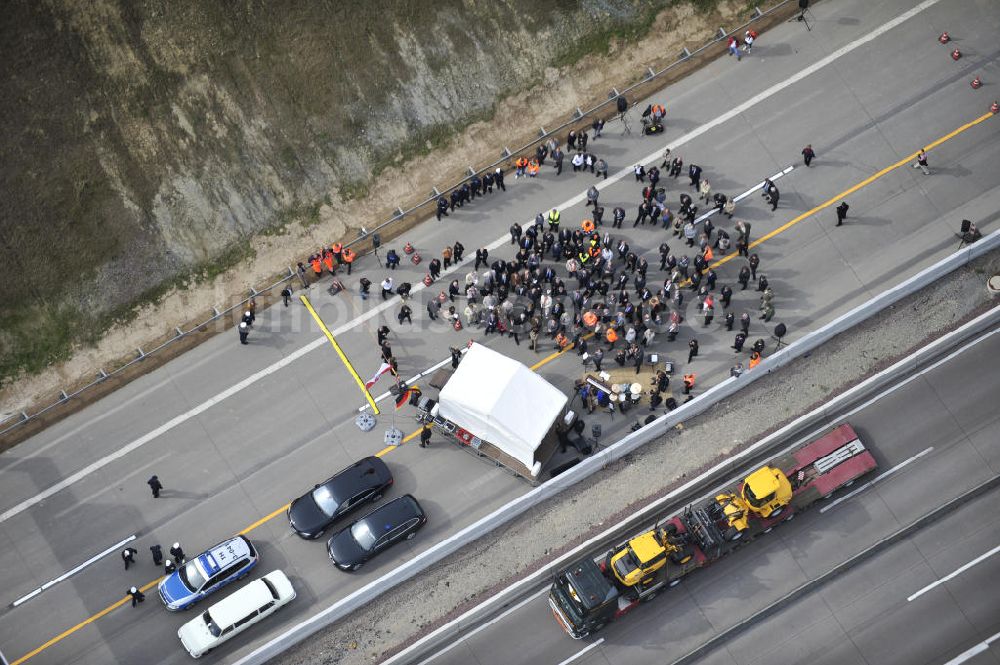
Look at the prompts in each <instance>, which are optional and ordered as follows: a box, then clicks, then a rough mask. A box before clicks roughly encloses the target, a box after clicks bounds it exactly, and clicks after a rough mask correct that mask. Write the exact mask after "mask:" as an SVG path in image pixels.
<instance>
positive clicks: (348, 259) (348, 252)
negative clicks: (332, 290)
mask: <svg viewBox="0 0 1000 665" xmlns="http://www.w3.org/2000/svg"><path fill="white" fill-rule="evenodd" d="M340 258H341V260H342V261H343V262H344V263H345V264H346V265H347V274H348V275H350V274H351V266H353V265H354V259H356V258H358V255H357V254H355V253H354V250H353V249H351V248H350V247H345V248H344V252H343V254H342V255H341V257H340Z"/></svg>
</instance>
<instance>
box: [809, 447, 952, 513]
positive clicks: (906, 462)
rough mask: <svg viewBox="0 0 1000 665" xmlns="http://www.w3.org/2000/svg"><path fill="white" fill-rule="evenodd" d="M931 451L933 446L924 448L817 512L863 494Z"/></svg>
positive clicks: (822, 511)
mask: <svg viewBox="0 0 1000 665" xmlns="http://www.w3.org/2000/svg"><path fill="white" fill-rule="evenodd" d="M933 450H934V446H931V447H929V448H924V449H923V450H921V451H920V452H919V453H917V454H916V455H914V456H913V457H910V458H909V459H905V460H903V461H902V462H900V463H899V464H897V465H896V466H894V467H892V468H891V469H887V470H886V471H884V472H882V473H880V474H879V475H877V476H875V477H874V478H872V479H871V480H869V481H868V482H867V483H865V484H864V485H862V486H861V487H859V488H857V489H856V490H854V491H852V492H850V493H849V494H845V495H844V496H842V497H840V498H838V499H837V500H836V501H833V502H831V503H829V504H827V505H825V506H823V507H822V508H820V509H819V512H821V513H825V512H826V511H828V510H830V509H831V508H833V507H834V506H836V505H838V504H840V503H843V502H844V501H847V500H848V499H850V498H851V497H853V496H855V495H856V494H860V493H861V492H864V491H865V490H866V489H868V488H869V487H871V486H872V485H874V484H875V483H877V482H879V481H880V480H885V479H886V478H888V477H889V476H891V475H893V474H894V473H896V472H897V471H899V470H900V469H903V468H905V467H907V466H909V465H910V464H912V463H913V462H916V461H917V460H918V459H920V458H921V457H923V456H924V455H929V454H930V453H931V452H932V451H933Z"/></svg>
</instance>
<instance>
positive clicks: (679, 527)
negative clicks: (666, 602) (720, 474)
mask: <svg viewBox="0 0 1000 665" xmlns="http://www.w3.org/2000/svg"><path fill="white" fill-rule="evenodd" d="M768 466H770V467H773V468H775V469H779V470H781V471H782V472H783V473H784V474H785V475H786V476H787V477H788V480H789V481H790V482H791V485H792V499H791V502H790V503H789V504H788V505H787V506H785V508H784V509H783V510H781V511H780V512H778V513H775V514H773V515H772V517H770V518H762V517H760V516H759V515H753V516H752V517H751V519H750V523H749V527H748V529H747V530H746V531H745V532H744V535H742V537H740V538H739V539H738V540H732V539H727V538H726V537H725V535H724V534H725V530H724V529H723V528H722V526H721V525H720V518H721V516H720V515H719V514H718V510H716V509H715V506H716V505H717V504H716V501H715V498H714V497H710V498H707V499H704V500H703V501H701V502H699V503H697V504H694V505H691V506H688V507H687V508H685V509H684V512H683V513H681V514H680V515H674V516H672V517H669V518H667V519H666V520H664V521H663V522H661V523H659V524H658V525H657V526H656V527H655V528H660V527H667V528H671V529H672V530H673V533H674V534H675V537H676V538H677V539H678V540H680V541H682V542H683V543H684V545H685V548H686V551H687V552H689V553H690V554H691V557H690V559H689V560H688V561H686V562H685V563H675V562H674V561H673V560H670V561H668V562H667V563H666V565H664V566H663V567H662V568H660V569H659V570H658V571H657V573H656V574H655V576H654V577H653V578H652V579H651V580H649V581H647V582H645V583H643V582H640V583H639V584H636V585H634V586H628V587H626V586H624V585H622V584H621V583H620V582H619V581H618V580H617V579H616V577H615V575H614V572H613V571H612V570H611V569H610V561H611V557H612V556H613V555H614V553H615V552H619V551H621V549H622V548H623V547H624V546H625V544H627V543H628V540H631V539H632V538H635V537H636V536H639V535H641V533H646V531H643V532H641V533H640V534H634V535H633V536H632V537H630V538H629V539H628V540H627V541H626V543H625V544H619V545H617V546H615V547H613V548H611V549H610V550H608V551H606V552H605V553H603V554H601V555H600V556H598V557H596V558H591V557H585V558H584V559H581V560H579V561H577V562H576V563H574V564H572V565H570V566H568V567H567V568H565V569H563V570H562V571H560V572H559V573H558V574H557V575H556V579H555V581H554V582H553V583H552V587H551V589H550V590H549V606H550V607H551V608H552V613H553V614H554V615H555V618H556V621H557V622H558V623H559V624H560V625H561V626H562V627H563V629H564V630H565V631H566V632H567V633H569V635H570V636H571V637H573V638H574V639H580V638H583V637H585V636H587V635H589V634H591V633H594V632H596V631H598V630H600V629H601V628H603V627H604V625H605V624H606V623H608V622H610V621H614V620H616V619H618V618H619V617H621V616H623V615H624V614H627V613H628V612H630V611H631V610H633V609H635V607H637V606H638V605H639V603H642V602H646V601H649V600H652V599H653V598H654V597H655V596H656V595H658V594H659V592H660V591H662V590H664V589H666V588H669V587H672V586H676V585H677V584H679V583H680V581H681V578H683V577H684V576H685V575H687V574H689V573H691V572H694V571H695V570H697V569H699V568H703V567H705V566H707V565H709V564H711V563H713V562H714V561H717V560H718V559H721V558H722V557H724V556H725V555H726V554H729V553H730V552H732V551H733V550H735V549H737V548H738V547H740V546H742V545H743V544H744V543H746V542H749V541H750V540H752V539H753V538H754V537H755V536H757V535H759V534H762V533H768V532H769V531H771V529H773V528H774V527H775V526H776V525H777V524H779V523H781V522H785V521H788V520H790V519H792V518H793V517H794V516H795V515H796V513H799V512H801V511H803V510H805V509H806V508H808V507H809V506H811V505H812V504H813V503H815V502H816V501H818V500H820V499H823V498H826V497H829V496H830V495H831V494H832V493H833V492H834V491H836V490H837V489H839V488H841V487H847V486H850V485H852V484H853V483H854V481H855V480H857V479H858V478H860V477H862V476H864V475H865V474H867V473H870V472H871V471H874V470H875V469H876V468H877V467H878V463H877V462H876V461H875V457H874V456H873V455H872V454H871V452H870V451H869V450H868V449H867V447H866V446H865V445H864V443H863V442H862V441H861V439H860V437H859V436H858V434H857V432H855V431H854V428H853V427H851V426H850V425H848V424H846V423H845V424H843V425H840V426H839V427H837V428H835V429H834V430H832V431H831V432H829V433H827V434H825V435H823V436H822V437H820V438H818V439H816V440H814V441H810V442H809V443H807V444H805V445H804V446H802V447H801V448H797V449H795V450H792V451H790V452H789V453H787V454H784V455H782V456H780V457H778V458H775V459H773V460H771V462H769V463H768ZM743 482H744V481H740V482H738V483H734V484H733V485H730V486H728V487H726V488H725V489H723V490H722V492H729V493H740V492H741V491H742V489H743Z"/></svg>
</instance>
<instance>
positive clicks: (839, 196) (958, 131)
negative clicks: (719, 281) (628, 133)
mask: <svg viewBox="0 0 1000 665" xmlns="http://www.w3.org/2000/svg"><path fill="white" fill-rule="evenodd" d="M992 117H993V114H992V113H984V114H983V115H981V116H979V117H978V118H976V119H975V120H973V121H971V122H967V123H965V124H964V125H962V126H961V127H959V128H958V129H956V130H954V131H952V132H949V133H947V134H945V135H944V136H942V137H941V138H939V139H936V140H934V141H932V142H931V143H928V144H926V145H925V150H926V151H927V152H930V151H931V150H933V149H934V148H936V147H938V146H939V145H941V144H942V143H944V142H946V141H950V140H951V139H953V138H955V137H956V136H958V135H959V134H961V133H962V132H964V131H966V130H968V129H971V128H973V127H975V126H976V125H978V124H979V123H981V122H984V121H985V120H988V119H989V118H992ZM918 154H920V153H919V151H917V152H914V153H913V154H911V155H907V156H906V157H904V158H903V159H901V160H899V161H898V162H896V163H895V164H891V165H889V166H887V167H885V168H884V169H882V170H881V171H879V172H878V173H875V174H874V175H871V176H868V177H867V178H865V179H864V180H862V181H861V182H859V183H858V184H856V185H854V186H852V187H849V188H847V189H845V190H844V191H842V192H841V193H840V194H837V195H836V196H833V197H831V198H829V199H827V200H826V201H824V202H823V203H821V204H819V205H818V206H816V207H815V208H813V209H812V210H807V211H806V212H804V213H802V214H801V215H799V216H798V217H796V218H794V219H792V220H791V221H789V222H786V223H785V224H782V225H781V226H779V227H778V228H776V229H774V230H773V231H771V232H770V233H766V234H764V235H762V236H761V237H760V238H758V239H757V240H754V241H753V242H751V243H750V246H749V247H748V249H750V248H753V247H756V246H758V245H760V244H761V243H763V242H765V241H767V240H770V239H771V238H773V237H774V236H776V235H778V234H779V233H784V232H785V231H787V230H788V229H790V228H792V227H793V226H795V225H796V224H798V223H799V222H801V221H802V220H804V219H806V218H808V217H811V216H813V215H815V214H816V213H817V212H819V211H820V210H823V209H825V208H829V207H830V206H832V205H833V204H834V203H837V202H838V201H842V200H844V199H845V198H847V197H848V196H850V195H851V194H853V193H854V192H856V191H858V190H859V189H861V188H863V187H867V186H868V185H870V184H871V183H873V182H875V181H876V180H878V179H879V178H881V177H882V176H884V175H886V174H888V173H891V172H892V171H895V170H896V169H898V168H899V167H901V166H906V165H908V164H912V163H913V161H914V160H915V159H916V158H917V155H918ZM738 256H739V254H728V255H726V256H724V257H722V258H721V259H719V260H718V261H716V262H715V263H713V264H712V267H713V268H715V267H718V266H721V265H722V264H724V263H726V262H728V261H731V260H733V259H734V258H736V257H738Z"/></svg>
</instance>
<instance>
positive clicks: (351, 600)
mask: <svg viewBox="0 0 1000 665" xmlns="http://www.w3.org/2000/svg"><path fill="white" fill-rule="evenodd" d="M997 247H1000V231H995V232H993V233H992V234H990V235H989V236H987V237H985V238H983V239H982V240H980V241H978V242H976V243H974V244H972V245H968V246H965V247H963V248H961V249H960V250H959V251H957V252H955V253H953V254H951V255H950V256H947V257H945V258H944V259H941V260H940V261H938V262H937V263H935V264H933V265H932V266H929V267H928V268H925V269H924V270H922V271H920V272H919V273H917V274H916V275H914V276H913V277H910V278H909V279H907V280H905V281H904V282H902V283H900V284H899V285H897V286H895V287H893V288H891V289H889V290H887V291H885V292H883V293H882V294H880V295H879V296H878V297H876V298H873V299H872V300H870V301H868V302H866V303H864V304H862V305H859V306H858V307H855V308H854V309H852V310H851V311H849V312H847V313H846V314H844V315H842V316H840V317H838V318H836V319H835V320H833V321H831V322H830V323H828V324H827V325H825V326H823V327H822V328H820V329H819V330H817V331H815V332H812V333H809V334H808V335H806V336H805V337H803V338H801V339H799V340H797V341H796V342H793V343H792V344H790V345H789V346H787V347H785V348H784V349H782V350H781V351H779V352H778V353H776V354H774V355H773V356H770V357H768V358H767V359H765V360H764V361H762V362H761V364H760V365H758V366H757V368H755V369H754V370H753V371H751V372H747V373H744V374H743V375H742V376H740V377H738V378H733V377H730V378H729V379H726V380H725V381H723V382H722V383H720V384H718V385H717V386H714V387H712V388H711V389H709V390H707V391H706V392H704V393H703V394H701V395H699V396H698V398H696V399H694V400H693V401H691V402H688V403H686V404H684V405H682V406H681V407H679V408H678V409H676V410H674V411H672V412H670V413H668V414H666V415H664V416H662V417H660V418H659V419H657V420H656V421H654V422H652V423H650V424H649V425H647V426H646V427H644V428H642V429H641V430H639V431H637V432H633V433H631V434H629V435H628V436H626V437H624V438H623V439H621V440H620V441H618V442H616V443H615V444H614V445H611V446H609V447H606V448H604V449H602V450H601V451H599V452H598V453H596V454H594V455H592V456H591V457H589V458H587V459H586V460H584V461H583V462H581V463H580V464H578V465H577V466H575V467H573V468H572V469H570V470H569V471H567V472H565V473H563V474H560V475H559V476H556V477H555V478H553V479H552V480H549V481H547V482H546V483H544V484H542V485H540V486H539V487H536V488H535V489H533V490H531V491H529V492H528V493H526V494H524V495H523V496H521V497H518V498H516V499H514V500H513V501H511V502H509V503H507V504H505V505H504V506H501V507H500V508H498V509H496V510H494V511H493V512H492V513H490V514H489V515H486V516H485V517H483V518H481V519H479V520H477V521H476V522H474V523H473V524H470V525H469V526H467V527H465V528H464V529H462V530H461V531H459V532H457V533H455V534H454V535H452V536H450V537H449V538H446V539H445V540H442V541H441V542H439V543H437V544H435V545H433V546H432V547H430V548H428V549H427V550H425V551H424V552H422V553H421V554H420V555H419V556H417V557H414V558H413V559H411V560H410V561H407V562H406V563H404V564H403V565H401V566H400V567H398V568H396V569H395V570H393V571H392V572H391V573H388V574H386V575H384V576H382V577H380V578H379V579H377V580H375V581H373V582H371V583H369V584H367V585H365V586H364V587H362V588H361V589H358V590H357V591H355V592H353V593H351V594H350V595H348V596H347V597H346V598H343V599H341V600H339V601H337V602H336V603H334V604H333V605H331V606H330V607H328V608H326V609H324V610H322V611H320V612H318V613H317V614H315V615H313V616H312V617H310V618H309V619H307V620H305V621H303V622H301V623H299V624H296V625H295V626H293V627H292V628H290V629H288V630H287V631H285V632H284V633H282V634H281V635H279V636H277V637H275V638H273V639H272V640H270V641H269V642H267V643H266V644H264V645H263V646H261V647H259V648H258V649H256V650H255V651H253V652H252V653H250V654H248V655H247V656H245V657H243V658H241V659H240V660H238V661H237V665H257V664H258V663H264V662H266V661H267V660H269V659H270V658H273V657H274V656H276V655H278V654H280V653H281V652H283V651H285V650H287V649H289V648H290V647H292V646H294V645H296V644H298V643H299V642H301V641H302V640H304V639H306V638H307V637H309V636H310V635H313V634H314V633H316V632H318V631H319V630H322V629H323V628H325V627H327V626H329V625H330V624H332V623H334V622H335V621H337V620H339V619H341V618H343V617H345V616H347V615H349V614H351V613H352V612H355V611H357V610H358V609H360V608H361V607H362V606H364V605H366V604H367V603H369V602H371V601H372V600H373V599H374V598H375V597H377V596H379V595H381V594H383V593H385V592H387V591H389V590H390V589H392V588H394V587H396V586H398V585H399V584H402V583H403V582H406V581H407V580H410V579H412V578H413V577H415V576H416V575H418V574H419V573H421V572H423V571H424V570H427V569H428V568H430V567H431V566H433V565H434V564H436V563H438V562H439V561H441V560H443V559H444V558H445V557H447V556H449V555H451V554H453V553H454V552H456V551H458V550H459V549H461V548H462V547H465V546H466V545H469V544H470V543H472V542H474V541H476V540H478V539H479V538H482V537H483V536H485V535H487V534H488V533H490V532H491V531H493V530H494V529H497V528H499V527H501V526H503V525H505V524H507V523H508V522H510V521H512V520H513V519H515V518H517V517H519V516H521V515H523V514H524V513H525V512H527V511H528V510H530V509H531V508H533V507H535V506H537V505H538V504H540V503H542V502H544V501H547V500H548V499H550V498H552V497H554V496H556V495H557V494H559V493H560V492H562V491H563V490H564V489H566V488H568V487H571V486H572V485H575V484H576V483H578V482H580V481H582V480H584V479H586V478H588V477H590V476H591V475H593V474H594V473H596V472H597V471H599V470H601V469H602V468H604V467H605V466H606V465H608V464H611V463H613V462H615V461H617V460H619V459H621V458H622V457H624V456H625V455H627V454H629V453H631V452H633V451H634V450H636V449H637V448H639V447H640V446H643V445H645V444H647V443H649V442H650V441H653V440H655V439H657V438H659V437H660V436H662V435H663V434H664V433H666V432H667V430H669V429H670V428H672V427H674V426H675V425H677V424H678V423H681V422H683V421H684V420H687V419H688V418H692V417H694V416H697V415H700V414H701V413H703V412H705V411H706V410H708V409H709V408H711V407H713V406H715V405H716V404H718V403H719V402H720V401H722V400H724V399H726V398H727V397H729V396H731V395H733V394H734V393H736V392H737V391H738V390H741V389H743V388H744V387H746V386H748V385H750V384H751V383H753V382H755V381H757V380H758V379H760V378H761V377H762V376H765V375H767V374H769V373H771V372H772V371H774V370H777V369H779V368H781V367H784V366H785V365H787V364H788V363H790V362H792V361H793V360H795V359H797V358H800V357H802V356H804V355H806V354H809V353H812V352H813V351H814V350H816V349H817V348H819V347H820V346H822V345H823V344H824V343H826V342H827V341H828V340H830V339H831V338H833V337H835V336H836V335H839V334H841V333H843V332H845V331H847V330H849V329H851V328H852V327H854V326H856V325H858V324H859V323H861V322H863V321H866V320H867V319H869V318H870V317H872V316H874V315H876V314H878V313H880V312H882V311H883V310H885V309H886V308H888V307H890V306H892V305H894V304H895V303H897V302H899V301H900V300H902V299H903V298H906V297H907V296H910V295H912V294H914V293H916V292H917V291H919V290H920V289H922V288H924V287H925V286H928V285H929V284H932V283H933V282H935V281H937V280H939V279H941V278H943V277H945V276H946V275H948V274H949V273H951V272H952V271H954V270H956V269H957V268H960V267H962V266H964V265H966V264H968V263H969V262H970V261H972V260H974V259H976V258H978V257H980V256H983V255H984V254H987V253H989V252H990V251H992V250H994V249H996V248H997ZM998 318H1000V307H998V308H994V309H993V310H991V311H990V312H988V313H987V314H984V315H983V316H980V317H978V318H977V319H975V321H974V322H970V324H966V325H965V326H962V327H961V328H959V329H958V330H956V331H954V332H953V333H951V334H949V335H946V336H944V337H942V338H941V339H939V340H938V341H937V342H935V343H934V344H932V345H930V346H929V347H927V348H928V349H930V350H934V349H938V350H939V352H940V349H942V348H944V349H946V348H947V347H946V346H942V345H943V343H944V342H945V341H948V342H949V343H950V344H951V345H954V344H955V343H957V342H956V340H958V341H960V338H961V335H965V336H966V337H968V336H970V335H973V334H975V332H978V331H979V330H982V329H985V327H988V326H990V325H994V324H995V323H996V321H997V320H998ZM973 323H975V324H976V325H975V326H973V325H972V324H973ZM977 326H978V328H977ZM933 356H934V354H933V353H928V352H927V351H926V350H922V352H921V353H919V354H913V355H911V356H910V357H908V358H906V359H904V360H902V361H900V362H898V363H896V364H894V365H893V366H892V367H891V368H890V369H889V370H885V371H883V372H880V373H879V374H877V375H875V376H874V377H871V378H870V379H868V380H867V381H865V382H863V383H861V384H859V386H857V387H855V388H853V389H851V390H848V391H847V392H845V393H843V394H842V395H840V396H838V397H837V398H835V399H834V400H832V401H831V402H830V403H829V404H828V405H824V406H823V407H821V408H820V409H816V410H814V411H813V412H810V413H809V414H806V415H805V416H803V417H801V418H798V419H796V420H795V421H794V422H792V423H790V424H789V425H788V426H786V427H783V428H781V429H780V430H779V431H778V432H775V433H774V434H772V435H771V436H769V437H767V438H765V439H763V440H762V441H760V442H758V443H756V444H754V445H753V446H751V447H750V448H748V449H746V450H744V451H743V452H741V453H740V454H738V455H735V456H733V457H732V458H731V459H730V460H727V461H726V462H723V463H722V464H720V465H718V466H717V467H715V468H713V469H712V470H710V471H708V472H706V473H705V474H702V475H700V476H699V477H698V478H696V479H693V480H692V481H690V482H688V483H685V484H684V485H683V486H681V487H680V488H678V489H677V490H674V491H673V492H670V493H669V494H668V495H667V496H666V497H664V499H662V500H660V501H658V502H656V503H654V504H651V506H649V507H647V509H644V510H643V511H640V513H637V517H636V518H635V519H637V520H641V519H644V516H647V515H648V514H650V511H651V510H662V509H663V506H664V502H665V501H666V500H670V501H676V500H677V499H678V497H681V496H684V495H686V494H687V493H690V492H691V491H692V490H693V488H695V487H699V486H703V485H705V484H710V483H711V482H712V479H713V478H716V477H721V476H723V475H726V474H729V473H731V472H732V470H733V469H734V468H736V466H738V465H739V464H745V463H747V461H748V460H750V459H752V458H753V455H760V454H762V451H764V452H768V451H770V450H772V449H773V447H774V446H776V445H777V444H778V443H780V441H782V440H785V439H787V438H789V437H792V436H794V435H795V432H802V431H805V430H807V429H808V428H809V427H815V426H816V424H817V423H820V422H824V421H826V420H828V419H829V418H830V415H831V412H832V411H833V410H836V409H839V408H842V407H843V405H844V404H850V403H852V402H851V401H850V400H857V399H860V397H859V395H861V394H870V393H871V392H872V391H874V390H877V389H878V388H879V387H881V386H883V385H885V384H886V383H888V382H891V381H893V380H896V379H897V378H898V377H899V376H902V375H903V374H904V373H907V372H912V371H913V370H914V369H915V368H917V367H918V366H919V365H921V364H922V363H925V362H928V361H929V358H931V357H933ZM890 370H891V371H890ZM632 521H633V520H630V521H629V523H628V524H627V525H626V527H628V528H630V526H631V522H632ZM620 527H621V525H619V527H616V528H620ZM610 535H611V534H607V535H606V534H601V535H600V536H598V538H602V539H603V538H608V539H610ZM594 540H597V539H596V538H595V539H594ZM598 542H603V541H598ZM588 545H589V546H591V547H592V546H593V543H592V541H588V543H585V544H583V545H581V546H580V547H578V548H574V549H573V550H572V551H571V552H569V553H567V554H566V555H564V556H563V557H560V558H559V559H558V561H557V562H553V563H552V564H550V565H548V566H546V567H545V568H544V569H542V570H540V571H537V573H535V574H532V575H530V576H528V577H527V578H525V580H524V582H525V583H526V582H528V581H531V582H532V583H535V584H537V580H538V579H539V576H543V577H544V576H548V575H551V574H552V572H554V571H555V570H556V569H557V568H558V567H559V566H561V565H563V564H564V563H565V562H566V561H568V560H570V558H574V557H576V556H578V555H579V552H580V551H584V550H585V549H586V547H587V546H588ZM515 587H516V589H515ZM524 593H525V592H524V587H523V586H522V583H519V584H518V585H515V586H514V587H511V588H510V590H508V591H505V592H503V593H502V594H498V595H497V596H496V597H495V599H493V600H494V601H495V602H492V603H490V604H489V605H490V606H489V607H485V608H484V609H483V610H482V611H483V612H496V611H497V610H498V608H499V609H503V607H504V606H505V604H510V603H512V602H516V599H518V598H520V597H523V595H524ZM471 612H475V610H472V611H471ZM481 618H482V617H481V616H480V615H479V614H478V613H475V614H471V615H470V618H469V619H468V621H466V620H464V619H463V620H461V626H460V627H459V628H457V629H456V630H462V629H464V627H466V626H468V625H470V624H471V623H475V622H477V621H479V620H481ZM447 632H448V637H450V636H451V635H454V634H456V633H454V632H452V630H451V629H449V630H448V631H447ZM433 634H436V632H435V633H433ZM448 637H442V638H441V640H442V642H441V643H443V642H444V641H446V640H447V639H448ZM424 639H427V638H424ZM421 642H423V640H422V641H421ZM435 643H437V642H436V641H435ZM428 648H431V647H428ZM400 655H402V654H400ZM408 657H414V656H412V655H411V656H408ZM397 658H398V657H394V658H393V659H390V660H389V661H388V662H390V663H397V662H403V661H400V660H397Z"/></svg>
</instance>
